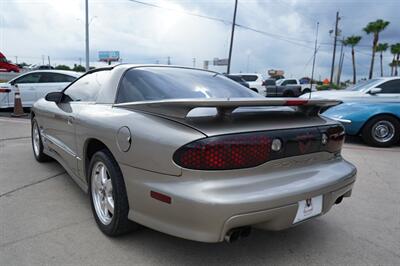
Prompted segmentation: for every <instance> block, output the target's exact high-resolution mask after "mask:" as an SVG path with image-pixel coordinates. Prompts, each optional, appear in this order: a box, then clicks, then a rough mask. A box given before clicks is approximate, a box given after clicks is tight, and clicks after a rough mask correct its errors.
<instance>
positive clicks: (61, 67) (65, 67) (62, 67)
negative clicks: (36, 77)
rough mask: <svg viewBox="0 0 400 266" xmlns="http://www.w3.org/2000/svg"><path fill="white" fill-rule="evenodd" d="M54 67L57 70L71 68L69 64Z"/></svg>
mask: <svg viewBox="0 0 400 266" xmlns="http://www.w3.org/2000/svg"><path fill="white" fill-rule="evenodd" d="M55 69H59V70H71V68H70V67H69V66H66V65H57V66H56V67H55Z"/></svg>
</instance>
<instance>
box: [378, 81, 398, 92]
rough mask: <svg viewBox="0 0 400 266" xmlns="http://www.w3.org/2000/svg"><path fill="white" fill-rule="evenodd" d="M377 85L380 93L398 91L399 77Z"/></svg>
mask: <svg viewBox="0 0 400 266" xmlns="http://www.w3.org/2000/svg"><path fill="white" fill-rule="evenodd" d="M378 87H379V88H381V89H382V92H380V93H400V79H396V80H390V81H387V82H385V83H383V84H381V85H379V86H378Z"/></svg>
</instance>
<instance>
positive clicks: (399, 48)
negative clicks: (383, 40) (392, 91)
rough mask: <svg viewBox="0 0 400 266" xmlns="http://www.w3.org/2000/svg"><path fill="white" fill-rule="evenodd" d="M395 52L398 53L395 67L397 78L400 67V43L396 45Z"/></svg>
mask: <svg viewBox="0 0 400 266" xmlns="http://www.w3.org/2000/svg"><path fill="white" fill-rule="evenodd" d="M394 48H395V49H394V52H395V53H396V63H395V65H394V75H395V76H397V68H398V67H399V62H400V61H399V60H400V43H396V44H395V45H394Z"/></svg>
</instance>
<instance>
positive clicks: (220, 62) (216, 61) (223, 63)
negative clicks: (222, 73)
mask: <svg viewBox="0 0 400 266" xmlns="http://www.w3.org/2000/svg"><path fill="white" fill-rule="evenodd" d="M213 63H214V66H227V65H228V58H223V59H219V58H217V57H216V58H214V61H213Z"/></svg>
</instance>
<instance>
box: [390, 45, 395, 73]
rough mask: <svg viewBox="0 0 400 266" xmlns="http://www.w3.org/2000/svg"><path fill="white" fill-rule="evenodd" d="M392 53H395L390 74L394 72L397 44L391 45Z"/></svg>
mask: <svg viewBox="0 0 400 266" xmlns="http://www.w3.org/2000/svg"><path fill="white" fill-rule="evenodd" d="M390 53H391V54H392V55H393V59H392V62H391V63H390V64H389V66H390V76H393V74H394V66H395V61H396V44H392V45H390Z"/></svg>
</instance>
